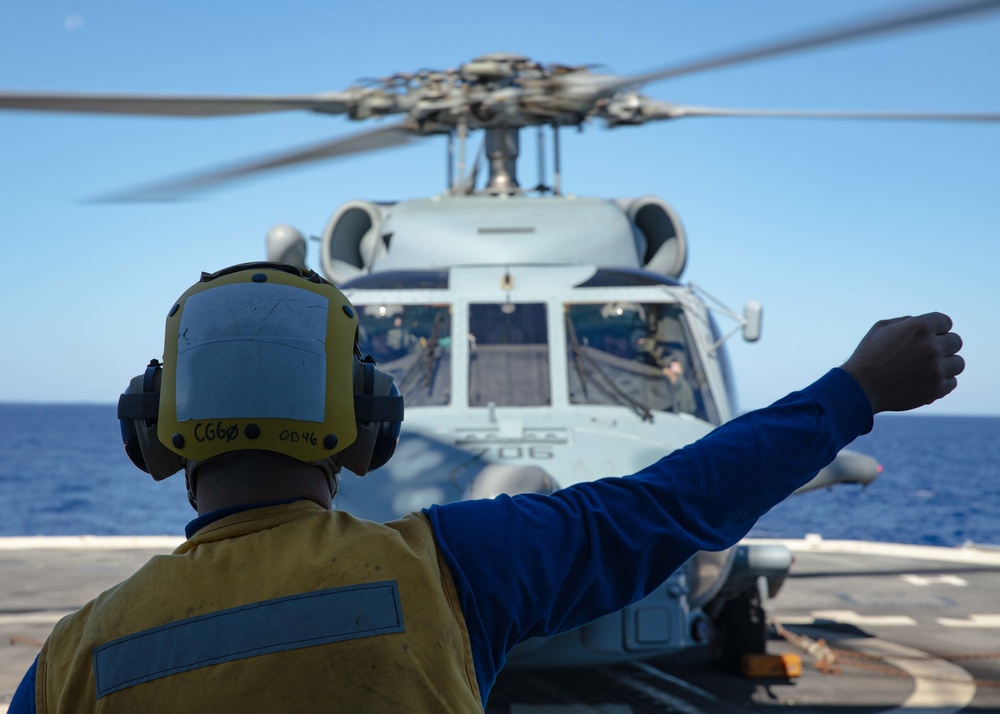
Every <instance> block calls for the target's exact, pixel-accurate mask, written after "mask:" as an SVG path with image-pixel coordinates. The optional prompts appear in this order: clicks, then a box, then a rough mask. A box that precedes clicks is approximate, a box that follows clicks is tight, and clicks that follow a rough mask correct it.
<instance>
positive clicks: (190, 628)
mask: <svg viewBox="0 0 1000 714" xmlns="http://www.w3.org/2000/svg"><path fill="white" fill-rule="evenodd" d="M35 691H36V707H37V710H38V712H39V714H55V712H103V711H109V712H111V711H113V712H212V713H213V714H221V713H223V712H240V713H241V714H243V713H245V712H296V713H298V712H352V713H353V712H363V713H365V714H367V713H369V712H435V713H437V712H474V711H478V712H482V710H483V705H482V703H481V701H480V696H479V688H478V686H477V684H476V676H475V672H474V666H473V662H472V654H471V649H470V645H469V635H468V631H467V630H466V627H465V619H464V617H463V616H462V613H461V610H460V608H459V604H458V598H457V594H456V592H455V586H454V583H453V582H452V579H451V574H450V572H449V571H448V569H447V567H446V566H445V565H444V564H443V563H442V562H441V560H440V558H439V556H438V552H437V548H436V546H435V544H434V537H433V534H432V532H431V528H430V524H429V523H428V522H427V519H426V518H425V517H424V516H423V515H420V514H411V515H409V516H407V517H406V518H403V519H402V520H400V521H395V522H393V523H388V524H377V523H371V522H368V521H362V520H359V519H356V518H354V517H352V516H350V515H349V514H347V513H342V512H338V511H326V510H325V509H322V508H320V507H319V506H317V505H316V504H314V503H312V502H310V501H296V502H294V503H291V504H285V505H279V506H270V507H265V508H257V509H253V510H249V511H243V512H241V513H237V514H234V515H231V516H228V517H226V518H223V519H222V520H219V521H216V522H214V523H211V524H210V525H208V526H205V527H204V528H202V529H201V530H200V531H198V533H197V534H195V536H194V537H193V538H191V539H190V540H188V541H186V542H185V543H184V544H183V545H181V546H180V547H179V548H178V549H177V550H176V551H175V552H174V553H173V554H172V555H162V556H156V557H154V558H153V559H152V560H150V561H149V562H148V563H147V564H146V565H144V566H143V567H142V568H141V569H140V570H139V571H138V572H137V573H136V574H135V575H133V576H132V577H131V578H129V579H128V580H126V581H125V582H123V583H121V584H120V585H118V586H116V587H114V588H112V589H111V590H108V591H107V592H105V593H103V594H101V595H100V596H98V597H97V598H96V599H95V600H93V601H91V602H90V603H88V604H87V605H86V606H84V608H83V609H82V610H80V612H78V613H76V614H74V615H71V616H69V617H67V618H65V619H63V620H62V621H61V622H60V623H59V624H58V625H56V628H55V630H54V631H53V633H52V635H51V637H49V640H48V642H46V644H45V646H44V647H43V648H42V652H41V655H40V656H39V660H38V671H37V684H36V688H35Z"/></svg>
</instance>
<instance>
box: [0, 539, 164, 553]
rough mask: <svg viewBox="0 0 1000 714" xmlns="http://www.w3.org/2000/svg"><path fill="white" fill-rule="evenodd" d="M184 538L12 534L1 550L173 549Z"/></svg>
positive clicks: (0, 546)
mask: <svg viewBox="0 0 1000 714" xmlns="http://www.w3.org/2000/svg"><path fill="white" fill-rule="evenodd" d="M183 542H184V539H183V538H181V537H179V536H92V535H80V536H11V537H3V538H0V550H35V549H44V550H53V549H55V550H61V549H66V550H68V549H80V548H82V549H86V550H132V549H142V550H145V549H151V550H167V551H171V550H173V549H174V548H176V547H177V546H179V545H180V544H181V543H183Z"/></svg>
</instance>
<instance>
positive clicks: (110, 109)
mask: <svg viewBox="0 0 1000 714" xmlns="http://www.w3.org/2000/svg"><path fill="white" fill-rule="evenodd" d="M352 102H353V97H352V95H351V94H346V93H342V92H340V93H338V92H330V93H326V94H305V95H301V96H256V97H254V96H244V97H237V96H231V97H218V96H215V97H213V96H198V95H180V94H177V95H169V94H78V93H58V92H57V93H48V92H0V109H19V110H27V111H44V112H86V113H91V114H144V115H148V116H168V117H175V116H176V117H218V116H231V115H234V114H262V113H265V112H287V111H293V110H297V109H299V110H300V109H307V110H310V111H315V112H323V113H326V114H343V113H344V112H346V111H347V110H348V107H349V106H350V104H351V103H352Z"/></svg>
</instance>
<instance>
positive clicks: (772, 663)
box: [740, 653, 802, 679]
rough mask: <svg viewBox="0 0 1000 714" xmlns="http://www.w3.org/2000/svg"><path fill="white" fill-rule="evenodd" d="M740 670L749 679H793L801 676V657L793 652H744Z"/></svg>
mask: <svg viewBox="0 0 1000 714" xmlns="http://www.w3.org/2000/svg"><path fill="white" fill-rule="evenodd" d="M740 672H742V673H743V676H744V677H749V678H750V679H794V678H795V677H800V676H802V658H801V657H800V656H799V655H797V654H794V653H785V654H779V655H771V654H745V655H743V658H742V659H741V660H740Z"/></svg>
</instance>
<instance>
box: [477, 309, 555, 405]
mask: <svg viewBox="0 0 1000 714" xmlns="http://www.w3.org/2000/svg"><path fill="white" fill-rule="evenodd" d="M550 392H551V390H550V384H549V344H548V326H547V323H546V310H545V304H544V303H504V304H499V305H497V304H470V305H469V406H472V407H485V406H487V405H488V404H490V403H491V402H492V403H493V404H495V405H496V406H498V407H513V406H517V407H525V406H546V405H549V404H550V403H551V394H550Z"/></svg>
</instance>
